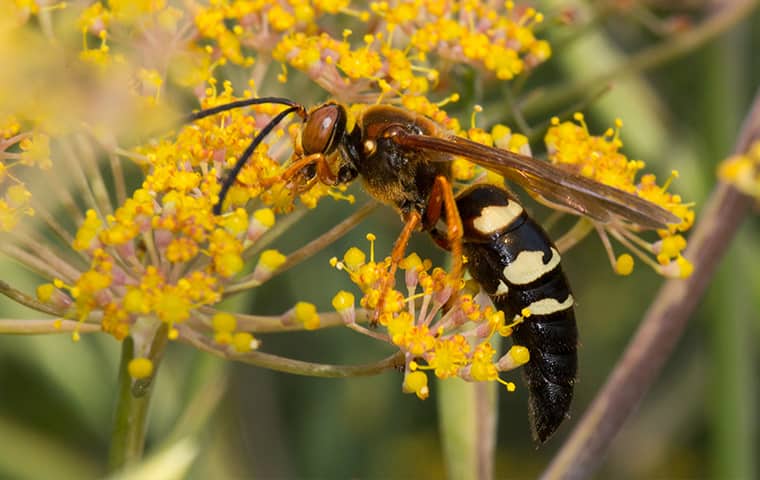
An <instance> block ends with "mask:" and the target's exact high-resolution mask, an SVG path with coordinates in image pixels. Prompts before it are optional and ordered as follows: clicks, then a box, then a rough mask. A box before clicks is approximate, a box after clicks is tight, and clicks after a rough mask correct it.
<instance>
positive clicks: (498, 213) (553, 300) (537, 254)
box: [189, 97, 679, 443]
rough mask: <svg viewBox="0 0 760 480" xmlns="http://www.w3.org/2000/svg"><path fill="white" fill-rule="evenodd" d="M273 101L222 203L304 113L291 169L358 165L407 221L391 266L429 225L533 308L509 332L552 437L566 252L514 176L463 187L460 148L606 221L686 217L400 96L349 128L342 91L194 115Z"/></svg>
mask: <svg viewBox="0 0 760 480" xmlns="http://www.w3.org/2000/svg"><path fill="white" fill-rule="evenodd" d="M265 103H274V104H282V105H285V106H286V107H287V108H285V109H284V110H283V111H282V112H281V113H279V114H278V115H276V116H275V117H274V118H273V119H272V120H271V121H270V122H269V123H268V124H267V125H266V126H265V127H264V128H263V129H262V130H261V131H260V132H259V134H258V135H257V136H256V137H255V138H254V139H253V140H252V141H251V143H250V145H249V146H248V148H247V149H246V151H245V152H244V154H243V155H242V156H241V157H240V158H239V160H238V161H237V164H236V165H235V166H234V167H233V169H232V170H231V171H230V172H229V173H228V174H227V176H226V178H225V180H224V183H223V185H222V189H221V192H220V195H219V200H218V203H217V204H216V206H215V208H214V213H215V214H220V213H221V209H222V204H223V202H224V199H225V195H226V194H227V192H228V190H229V188H230V187H231V186H232V185H233V184H234V182H235V179H236V177H237V175H238V173H239V172H240V170H241V168H242V167H243V165H244V164H245V163H246V162H247V161H248V159H249V157H250V156H251V154H252V153H253V151H254V150H255V149H256V147H257V146H258V145H259V144H260V143H261V141H262V140H263V139H264V138H265V137H266V136H267V135H268V134H269V133H270V132H271V131H272V130H273V129H274V128H275V127H276V125H277V124H279V123H280V122H281V121H282V120H283V119H284V118H285V117H286V116H288V115H290V114H293V113H295V114H297V115H299V116H300V117H301V118H302V120H303V126H302V131H301V137H300V140H299V141H298V142H296V143H297V145H296V149H295V150H296V158H295V160H294V161H293V163H292V165H291V166H290V167H289V168H288V169H287V170H286V172H285V175H286V176H288V175H293V176H294V175H300V176H301V177H303V180H304V181H305V182H306V183H309V182H313V181H320V182H323V183H325V184H329V185H335V184H338V183H345V182H350V181H351V180H353V179H355V178H356V177H357V176H358V177H360V178H361V181H362V184H363V185H364V188H365V190H366V191H367V192H368V193H369V194H370V195H371V196H373V197H375V198H377V199H378V200H380V201H381V202H383V203H386V204H388V205H390V206H392V207H393V208H395V210H396V211H398V213H399V214H400V215H401V218H402V220H403V221H404V228H403V230H402V232H401V234H400V235H399V237H398V239H397V240H396V242H395V244H394V247H393V250H392V253H391V267H390V268H391V273H393V272H395V269H396V267H397V265H398V263H399V262H400V261H401V260H402V258H403V256H404V252H405V249H406V245H407V242H408V240H409V238H410V236H411V234H412V233H413V232H415V231H417V230H423V231H427V232H429V233H430V234H431V236H432V238H433V239H434V241H435V242H436V243H437V244H438V245H440V246H442V247H443V248H445V249H447V250H449V251H451V253H452V255H453V263H454V266H453V272H452V274H453V275H455V276H456V275H461V270H462V269H463V263H462V256H463V255H466V257H467V259H468V260H467V269H468V270H469V272H470V274H471V276H472V277H473V278H474V279H475V280H476V281H477V282H478V283H480V285H481V287H482V288H483V289H484V290H485V292H486V293H487V294H488V295H489V296H490V297H491V299H492V301H493V303H494V304H495V306H496V307H497V308H498V309H500V310H502V311H504V313H505V315H506V318H512V316H513V315H515V314H519V313H520V312H521V311H523V309H525V308H527V309H529V310H530V312H531V315H530V316H529V317H528V318H527V319H526V320H525V322H523V323H522V324H520V325H518V326H517V327H516V328H515V330H514V333H513V339H514V342H515V343H516V344H518V345H523V346H526V347H527V348H528V350H529V352H530V361H529V362H528V363H527V364H526V365H525V366H524V370H523V371H524V377H525V380H526V382H527V385H528V390H529V414H530V415H529V416H530V423H531V429H532V432H533V436H534V438H535V439H536V440H537V441H539V442H541V443H543V442H545V441H546V440H547V439H548V438H549V437H550V436H551V435H552V434H553V433H554V432H555V431H556V429H557V428H558V427H559V425H560V423H561V422H562V421H563V420H564V418H565V417H567V416H568V411H569V408H570V403H571V400H572V396H573V384H574V382H575V378H576V371H577V336H578V334H577V328H576V323H575V314H574V308H573V305H574V299H573V296H572V294H571V291H570V286H569V285H568V282H567V279H566V278H565V275H564V273H563V272H562V268H561V266H560V254H559V252H558V250H557V248H556V247H555V246H554V244H553V243H552V241H551V240H550V239H549V236H548V235H547V234H546V232H544V230H543V229H542V228H541V227H540V226H539V225H538V224H537V223H536V222H534V221H533V220H532V219H530V217H528V215H527V214H526V213H525V210H524V209H523V208H522V206H521V205H520V203H518V201H517V200H516V199H515V198H514V197H513V196H512V195H511V194H510V193H509V191H508V190H507V189H506V188H502V187H497V186H494V185H486V184H476V185H474V186H472V187H470V188H468V189H466V190H465V191H463V192H461V193H459V194H458V195H455V193H454V191H453V188H452V174H451V161H452V159H453V158H454V157H455V156H461V157H464V158H466V159H468V160H471V161H472V162H474V163H476V164H478V165H481V166H482V167H485V168H487V169H490V170H492V171H494V172H496V173H499V174H501V175H503V176H504V177H506V178H507V179H509V180H511V181H513V182H515V183H517V184H519V185H521V186H522V187H524V188H525V189H526V190H527V191H528V193H529V194H530V195H531V196H533V197H534V198H536V199H537V200H539V201H541V202H544V203H547V204H551V205H555V206H559V207H561V208H563V209H565V210H567V211H570V212H573V213H576V214H579V215H584V216H586V217H589V218H590V219H591V220H593V221H594V222H596V223H598V224H614V223H616V222H625V223H628V224H635V225H638V226H639V227H642V228H647V229H655V228H666V227H667V225H668V224H674V223H678V222H679V219H678V218H677V217H676V216H674V215H673V214H671V213H670V212H668V211H666V210H665V209H663V208H661V207H659V206H657V205H655V204H653V203H650V202H647V201H646V200H644V199H642V198H640V197H637V196H635V195H632V194H629V193H626V192H624V191H621V190H618V189H616V188H613V187H610V186H607V185H603V184H600V183H597V182H595V181H593V180H590V179H588V178H586V177H583V176H580V175H577V174H574V173H572V172H569V171H567V170H564V169H561V168H559V167H557V166H554V165H552V164H550V163H547V162H543V161H539V160H536V159H534V158H531V157H528V156H524V155H519V154H517V153H513V152H510V151H507V150H502V149H498V148H492V147H488V146H485V145H482V144H479V143H476V142H473V141H470V140H467V139H464V138H460V137H457V136H455V135H452V134H450V133H447V132H445V131H443V129H442V128H441V127H439V126H438V125H437V124H436V123H435V122H433V121H432V120H430V119H429V118H427V117H425V116H423V115H420V114H417V113H414V112H411V111H407V110H405V109H402V108H399V107H395V106H388V105H372V106H368V107H366V108H365V109H364V110H363V112H362V113H361V115H360V116H359V118H358V119H357V121H356V123H355V125H354V127H353V128H351V129H349V128H348V127H347V123H348V122H347V116H348V115H347V111H346V108H345V107H344V106H343V105H341V104H339V103H335V102H329V103H325V104H322V105H320V106H317V107H315V108H313V109H311V110H307V109H306V108H305V107H304V106H302V105H300V104H298V103H296V102H293V101H291V100H288V99H285V98H278V97H266V98H254V99H246V100H240V101H237V102H232V103H229V104H225V105H220V106H217V107H214V108H210V109H207V110H202V111H198V112H196V113H194V114H192V115H191V116H190V117H189V120H195V119H199V118H203V117H206V116H209V115H213V114H216V113H219V112H223V111H226V110H230V109H234V108H239V107H244V106H249V105H256V104H265ZM391 278H393V275H391ZM388 288H390V285H389V286H388Z"/></svg>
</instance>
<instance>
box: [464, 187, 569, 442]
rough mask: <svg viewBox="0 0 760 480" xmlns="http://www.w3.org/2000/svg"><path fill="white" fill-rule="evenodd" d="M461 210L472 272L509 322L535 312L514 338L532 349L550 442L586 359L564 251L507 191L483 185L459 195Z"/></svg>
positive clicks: (531, 387)
mask: <svg viewBox="0 0 760 480" xmlns="http://www.w3.org/2000/svg"><path fill="white" fill-rule="evenodd" d="M457 208H458V209H459V212H460V214H461V217H462V224H463V227H464V238H463V247H464V253H465V256H466V257H467V267H468V270H469V271H470V274H471V275H472V277H473V278H474V279H475V280H476V281H477V282H478V283H480V284H481V285H482V286H483V289H484V290H485V291H486V293H488V294H489V296H490V297H491V299H492V300H493V302H494V305H495V306H496V308H498V309H500V310H502V311H503V312H504V314H505V316H506V319H507V322H510V321H511V319H512V318H513V317H514V316H515V315H521V314H525V313H528V312H526V311H525V309H527V310H528V311H529V315H528V316H527V317H526V318H525V320H524V322H523V323H521V324H520V325H518V326H517V327H515V330H514V333H513V334H512V338H513V340H514V343H515V344H516V345H522V346H525V347H527V348H528V350H529V352H530V361H529V362H528V364H526V365H525V366H524V367H523V372H524V377H525V380H526V383H527V385H528V391H529V409H528V411H529V414H530V421H531V429H532V431H533V436H534V438H535V439H536V440H537V441H540V442H544V441H546V440H547V439H548V438H549V437H550V436H551V435H552V434H553V433H554V432H555V430H556V429H557V427H559V425H560V423H562V421H563V420H564V419H565V417H567V414H568V411H569V409H570V402H571V401H572V398H573V384H574V383H575V375H576V371H577V363H578V361H577V354H576V350H577V342H578V331H577V329H576V325H575V314H574V310H573V304H574V300H573V296H572V294H571V292H570V287H569V286H568V283H567V279H566V278H565V275H564V273H563V272H562V268H561V266H560V255H559V252H558V251H557V249H556V247H555V246H554V245H553V244H552V242H551V240H550V239H549V237H548V236H547V234H546V233H545V232H544V231H543V229H542V228H541V227H540V226H539V225H538V224H537V223H535V222H534V221H533V220H532V219H531V218H530V217H528V215H527V214H526V213H525V211H524V210H523V208H522V206H520V204H519V203H517V201H515V200H514V199H513V198H512V197H511V196H510V195H509V193H508V192H507V191H505V190H503V189H501V188H498V187H496V186H493V185H476V186H474V187H472V188H470V189H468V190H466V191H465V192H463V193H462V194H461V195H459V196H458V197H457Z"/></svg>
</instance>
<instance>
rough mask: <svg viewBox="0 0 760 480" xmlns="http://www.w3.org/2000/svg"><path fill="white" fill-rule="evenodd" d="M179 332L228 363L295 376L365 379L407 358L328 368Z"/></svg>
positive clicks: (186, 330) (399, 356)
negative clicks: (234, 348) (232, 347)
mask: <svg viewBox="0 0 760 480" xmlns="http://www.w3.org/2000/svg"><path fill="white" fill-rule="evenodd" d="M177 329H178V330H179V332H180V336H179V340H180V341H182V342H185V343H188V344H190V345H192V346H194V347H196V348H197V349H199V350H203V351H204V352H208V353H210V354H212V355H216V356H217V357H221V358H224V359H227V360H234V361H236V362H242V363H247V364H250V365H255V366H257V367H262V368H267V369H269V370H275V371H278V372H284V373H292V374H295V375H305V376H310V377H322V378H346V377H365V376H370V375H377V374H379V373H383V372H386V371H388V370H392V369H398V368H400V367H402V366H403V365H404V355H403V353H401V352H397V353H395V354H394V355H391V356H390V357H387V358H385V359H383V360H380V361H379V362H374V363H367V364H363V365H329V364H324V363H312V362H303V361H300V360H293V359H290V358H285V357H280V356H277V355H272V354H269V353H263V352H258V351H255V350H254V351H251V352H247V353H235V352H232V351H230V350H229V349H228V348H227V347H225V346H219V345H216V344H215V343H214V342H213V341H212V340H211V339H210V338H208V337H205V336H204V335H201V334H199V333H197V332H195V331H193V330H191V329H189V328H184V327H183V326H182V325H178V326H177Z"/></svg>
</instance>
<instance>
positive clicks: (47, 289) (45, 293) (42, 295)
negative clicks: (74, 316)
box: [37, 283, 55, 303]
mask: <svg viewBox="0 0 760 480" xmlns="http://www.w3.org/2000/svg"><path fill="white" fill-rule="evenodd" d="M53 293H55V286H54V285H53V284H52V283H43V284H42V285H40V286H39V287H37V298H38V299H39V300H40V301H41V302H45V303H47V302H49V301H50V299H51V298H53Z"/></svg>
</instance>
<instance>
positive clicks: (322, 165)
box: [279, 153, 338, 193]
mask: <svg viewBox="0 0 760 480" xmlns="http://www.w3.org/2000/svg"><path fill="white" fill-rule="evenodd" d="M311 168H314V169H315V172H313V173H311V172H308V169H311ZM307 172H308V173H307ZM298 175H302V176H304V177H305V179H304V180H305V181H304V182H302V183H300V184H298V185H297V186H296V188H295V190H296V193H300V192H305V191H306V190H308V189H309V188H311V187H312V186H313V185H314V182H315V181H319V182H320V183H323V184H325V185H335V184H336V183H337V181H338V179H337V177H336V176H335V174H333V173H332V170H330V165H329V164H328V163H327V157H325V156H324V155H323V154H321V153H313V154H311V155H306V156H305V157H301V158H299V159H298V160H296V161H295V162H293V164H292V165H290V166H289V167H288V168H287V169H286V170H285V171H284V172H283V173H282V175H280V177H279V180H282V181H285V182H287V181H289V180H291V179H292V178H294V177H296V176H298Z"/></svg>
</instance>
